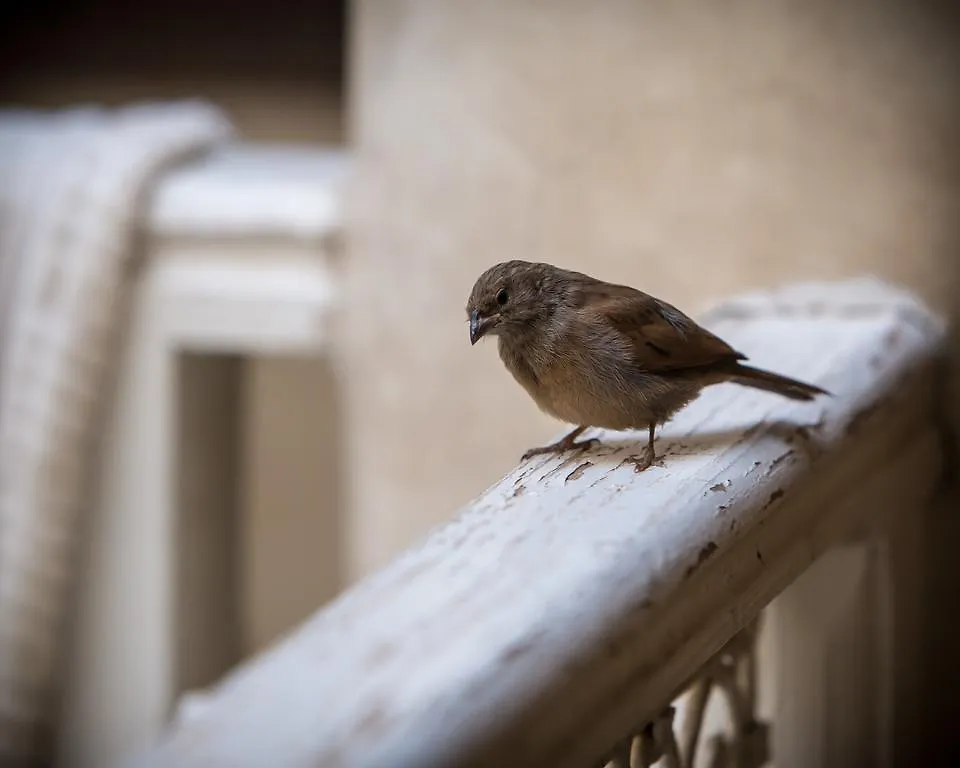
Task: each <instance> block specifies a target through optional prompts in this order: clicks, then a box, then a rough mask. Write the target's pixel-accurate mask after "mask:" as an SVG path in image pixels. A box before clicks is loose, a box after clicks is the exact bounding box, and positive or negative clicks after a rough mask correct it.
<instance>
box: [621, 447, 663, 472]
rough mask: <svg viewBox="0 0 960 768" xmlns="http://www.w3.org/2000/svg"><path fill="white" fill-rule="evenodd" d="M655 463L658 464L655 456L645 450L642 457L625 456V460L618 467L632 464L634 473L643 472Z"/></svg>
mask: <svg viewBox="0 0 960 768" xmlns="http://www.w3.org/2000/svg"><path fill="white" fill-rule="evenodd" d="M657 463H659V462H658V461H657V455H656V454H655V453H654V452H653V451H651V450H647V451H644V453H643V455H642V456H627V458H625V459H624V460H623V461H622V462H621V464H620V466H623V465H624V464H633V471H634V472H643V471H644V470H645V469H650V467H652V466H653V465H654V464H657Z"/></svg>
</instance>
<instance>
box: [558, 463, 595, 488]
mask: <svg viewBox="0 0 960 768" xmlns="http://www.w3.org/2000/svg"><path fill="white" fill-rule="evenodd" d="M592 466H593V462H592V461H585V462H583V464H581V465H580V466H578V467H577V468H576V469H575V470H573V472H571V473H570V474H569V475H567V477H566V479H565V480H564V481H563V482H564V483H569V482H570V481H571V480H579V479H580V478H581V477H583V473H584V472H586V471H587V470H588V469H589V468H590V467H592Z"/></svg>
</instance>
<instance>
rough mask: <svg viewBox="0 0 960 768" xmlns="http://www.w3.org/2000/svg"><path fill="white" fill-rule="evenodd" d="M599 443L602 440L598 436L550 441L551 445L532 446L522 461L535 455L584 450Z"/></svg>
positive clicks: (522, 457) (521, 458)
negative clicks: (585, 438)
mask: <svg viewBox="0 0 960 768" xmlns="http://www.w3.org/2000/svg"><path fill="white" fill-rule="evenodd" d="M599 444H600V440H599V439H598V438H596V437H591V438H590V439H588V440H567V438H563V439H562V440H557V442H555V443H550V445H544V446H541V447H539V448H531V449H530V450H529V451H527V452H526V453H525V454H523V456H521V457H520V461H526V460H527V459H531V458H533V457H534V456H542V455H544V454H547V453H564V452H565V451H571V450H578V451H582V450H585V449H586V448H589V447H590V446H591V445H599Z"/></svg>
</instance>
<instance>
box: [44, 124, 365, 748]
mask: <svg viewBox="0 0 960 768" xmlns="http://www.w3.org/2000/svg"><path fill="white" fill-rule="evenodd" d="M345 170H346V163H345V158H344V156H343V154H342V153H339V152H333V151H324V150H321V149H308V148H296V147H292V146H289V145H288V146H284V145H257V144H238V143H233V144H227V145H224V146H223V147H222V148H220V149H218V150H215V151H214V152H212V153H210V154H208V155H205V156H204V157H203V158H202V159H199V160H197V161H195V162H192V163H189V164H187V165H184V166H182V167H179V168H177V169H176V170H174V171H172V172H170V173H169V174H167V175H166V176H165V177H164V178H163V179H162V180H161V181H160V183H159V184H158V186H157V189H156V192H155V194H154V195H152V199H151V202H150V204H149V205H148V206H147V208H146V210H145V212H144V220H143V221H142V222H141V226H142V228H143V230H144V242H143V248H144V250H145V253H144V256H145V262H144V263H145V271H144V273H143V274H142V276H141V278H140V284H139V292H138V296H137V301H136V305H135V310H134V316H133V318H132V321H131V324H130V327H129V329H128V336H127V338H126V349H127V352H126V354H125V355H124V359H123V365H122V371H121V377H120V382H119V388H118V390H117V393H116V400H115V401H114V402H113V404H112V407H111V420H110V424H111V427H110V432H109V436H108V438H107V443H106V448H105V451H106V453H105V455H104V459H103V462H102V464H103V467H102V476H101V480H100V487H101V490H100V497H101V499H102V503H101V504H100V506H99V508H98V509H97V511H96V514H95V515H93V519H92V520H90V521H89V525H88V530H89V533H90V535H91V541H90V542H89V552H90V556H89V558H87V567H86V568H84V569H83V572H82V575H81V576H82V577H81V578H80V579H79V583H80V585H81V591H80V595H79V603H78V606H77V609H76V617H77V627H76V634H75V639H74V641H73V644H72V645H73V647H72V648H71V650H70V656H71V658H70V664H69V670H70V680H69V681H68V684H67V687H66V706H65V711H64V713H63V719H62V722H63V736H62V745H61V752H62V755H61V759H62V760H63V764H64V765H70V766H74V765H78V766H84V765H89V766H99V765H110V764H113V763H114V762H115V761H116V760H117V759H120V758H121V757H123V756H126V755H129V754H130V753H131V752H132V751H134V750H136V749H137V748H138V747H142V746H143V745H145V744H147V743H149V742H150V741H151V740H152V739H153V738H154V737H155V736H156V734H157V733H158V732H159V731H160V729H161V728H162V727H163V725H164V723H165V722H166V721H167V718H168V716H169V713H170V711H171V708H172V706H173V704H174V701H175V699H176V697H177V695H178V694H179V693H180V692H181V691H182V690H184V689H185V688H190V687H195V686H202V685H206V684H209V683H210V682H212V681H214V680H216V679H217V678H219V677H220V675H222V674H223V673H224V672H225V671H227V670H228V669H229V668H230V667H232V666H233V665H234V664H236V663H238V662H239V661H240V660H241V659H242V658H243V657H244V655H245V652H244V645H245V642H244V640H245V638H244V637H243V630H242V627H241V624H242V618H243V617H242V615H241V614H242V612H243V599H242V595H241V592H242V588H243V585H244V583H245V580H246V579H249V571H247V573H246V574H245V573H244V570H243V567H245V568H247V569H249V567H250V559H251V557H255V556H256V552H255V549H254V548H255V546H256V544H257V542H250V541H249V540H248V537H249V536H250V535H251V534H249V533H247V535H246V536H245V535H244V533H245V529H246V528H247V526H249V525H250V520H249V519H247V518H246V516H245V513H246V512H248V511H249V506H248V505H249V499H248V498H245V491H247V490H248V485H249V482H250V481H249V472H250V469H249V468H247V469H246V473H247V474H246V475H245V473H244V469H243V465H244V438H245V433H246V432H247V431H248V430H247V429H246V426H247V425H246V424H245V423H244V422H245V419H248V418H249V403H247V404H246V406H247V407H246V408H245V407H243V406H244V405H245V403H244V400H243V389H244V385H243V379H244V374H245V370H244V366H243V365H242V360H244V359H255V358H264V357H270V356H278V355H283V356H286V357H316V356H317V355H322V354H326V353H327V352H328V351H329V347H330V329H331V319H330V314H331V310H332V308H333V306H334V303H335V300H336V298H337V296H336V294H337V290H336V285H335V282H336V281H335V277H334V268H333V264H332V263H331V259H332V257H333V256H334V253H335V250H336V248H337V241H338V238H339V234H340V226H341V206H340V197H341V195H340V192H339V187H340V184H341V181H342V180H343V177H344V172H345ZM305 405H307V404H305ZM310 407H315V408H323V407H325V404H324V403H322V402H321V403H317V404H314V405H312V406H310ZM315 458H316V459H317V460H318V463H319V460H320V459H321V458H322V457H315ZM332 493H333V490H332V489H331V494H332ZM331 498H332V496H331ZM336 512H337V511H336V510H334V511H333V512H331V511H330V510H325V511H324V512H323V514H321V515H320V517H324V519H326V516H329V515H331V514H336ZM281 525H282V524H281ZM307 530H309V526H308V527H307ZM266 537H267V539H269V533H267V535H266ZM261 546H262V542H261ZM341 547H342V542H341V541H339V540H338V539H337V538H336V537H333V538H331V540H329V541H328V542H327V544H326V546H325V548H324V547H314V552H315V555H316V560H317V561H318V562H319V560H320V559H321V558H324V557H326V558H327V559H329V560H330V561H331V562H337V557H338V550H339V549H340V548H341ZM241 564H242V565H241ZM328 570H329V569H325V568H324V567H323V566H321V565H318V566H317V567H315V568H313V569H312V570H311V573H310V574H307V575H305V576H303V578H307V579H310V580H315V579H316V578H317V574H318V573H320V575H321V576H323V575H324V574H326V573H327V571H328ZM274 599H275V600H277V599H280V597H279V596H274Z"/></svg>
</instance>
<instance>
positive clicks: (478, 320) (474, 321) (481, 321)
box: [470, 310, 493, 345]
mask: <svg viewBox="0 0 960 768" xmlns="http://www.w3.org/2000/svg"><path fill="white" fill-rule="evenodd" d="M492 324H493V323H492V320H491V318H489V317H481V316H480V313H479V312H478V311H477V310H473V312H471V313H470V344H471V345H473V344H476V343H477V342H478V341H480V339H482V338H483V337H484V336H485V335H486V334H487V331H489V330H490V328H491V326H492Z"/></svg>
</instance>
